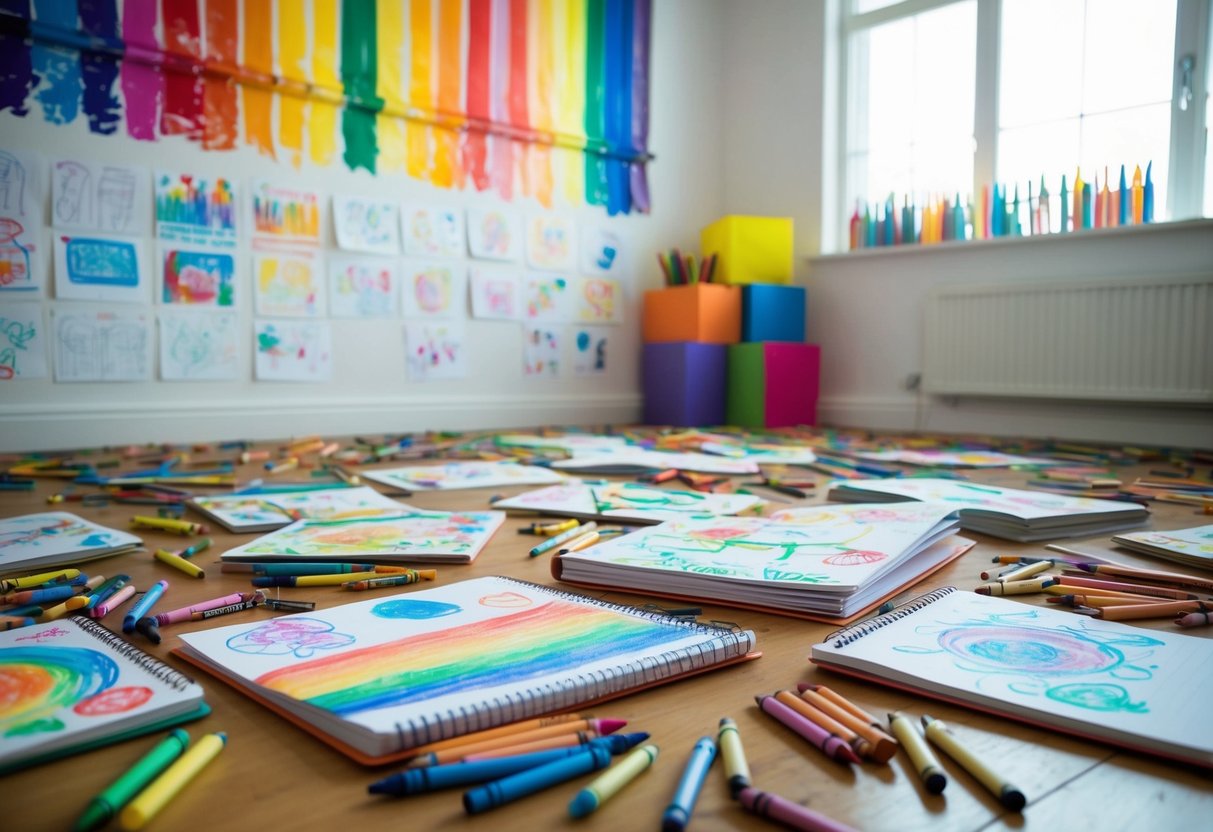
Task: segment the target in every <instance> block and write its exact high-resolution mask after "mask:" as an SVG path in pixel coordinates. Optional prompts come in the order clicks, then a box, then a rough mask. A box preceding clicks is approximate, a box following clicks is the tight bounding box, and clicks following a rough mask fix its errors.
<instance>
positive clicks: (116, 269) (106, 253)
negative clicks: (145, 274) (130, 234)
mask: <svg viewBox="0 0 1213 832" xmlns="http://www.w3.org/2000/svg"><path fill="white" fill-rule="evenodd" d="M64 242H65V243H66V244H67V249H66V253H67V279H68V281H69V282H71V283H76V284H81V285H86V286H123V287H128V288H134V287H136V286H138V285H139V255H138V252H137V251H136V249H135V245H134V244H133V243H127V242H122V241H119V240H100V239H92V238H88V237H73V238H70V239H69V238H66V237H65V238H64Z"/></svg>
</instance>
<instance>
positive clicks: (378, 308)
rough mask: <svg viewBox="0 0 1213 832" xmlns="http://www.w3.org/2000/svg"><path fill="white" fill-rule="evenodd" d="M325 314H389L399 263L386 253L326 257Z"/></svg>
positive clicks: (393, 304)
mask: <svg viewBox="0 0 1213 832" xmlns="http://www.w3.org/2000/svg"><path fill="white" fill-rule="evenodd" d="M328 275H329V314H330V315H331V316H332V317H334V318H391V317H394V316H395V315H396V313H397V309H399V306H398V305H397V303H396V292H397V287H399V285H400V264H399V261H397V260H391V259H388V258H386V257H341V256H337V257H330V258H329V259H328Z"/></svg>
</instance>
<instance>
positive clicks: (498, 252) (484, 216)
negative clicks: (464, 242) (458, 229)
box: [467, 208, 522, 263]
mask: <svg viewBox="0 0 1213 832" xmlns="http://www.w3.org/2000/svg"><path fill="white" fill-rule="evenodd" d="M467 234H468V250H469V251H470V252H471V255H472V256H473V257H475V258H476V259H477V260H501V261H505V262H510V263H514V262H517V261H518V260H519V259H521V255H522V215H521V214H519V213H518V212H517V211H511V210H510V209H508V208H469V209H468V227H467Z"/></svg>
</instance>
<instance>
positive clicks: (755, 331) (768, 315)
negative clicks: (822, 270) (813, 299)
mask: <svg viewBox="0 0 1213 832" xmlns="http://www.w3.org/2000/svg"><path fill="white" fill-rule="evenodd" d="M805 298H806V294H805V290H804V287H803V286H774V285H771V284H766V283H751V284H750V285H748V286H742V287H741V340H742V341H804V316H805V302H806V301H805Z"/></svg>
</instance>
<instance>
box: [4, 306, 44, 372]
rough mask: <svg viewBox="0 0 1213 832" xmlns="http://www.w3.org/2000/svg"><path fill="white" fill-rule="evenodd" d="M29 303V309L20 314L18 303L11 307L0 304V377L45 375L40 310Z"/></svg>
mask: <svg viewBox="0 0 1213 832" xmlns="http://www.w3.org/2000/svg"><path fill="white" fill-rule="evenodd" d="M23 305H24V304H23ZM29 305H30V306H32V307H33V309H31V310H30V311H29V312H28V313H27V314H20V313H19V312H18V311H17V310H18V307H13V309H12V310H11V311H10V310H6V309H3V308H0V379H10V378H21V377H25V378H33V377H36V376H37V377H41V376H43V375H46V357H45V354H44V353H43V351H42V341H41V336H42V331H41V312H40V311H39V307H37V306H35V305H33V304H29Z"/></svg>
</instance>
